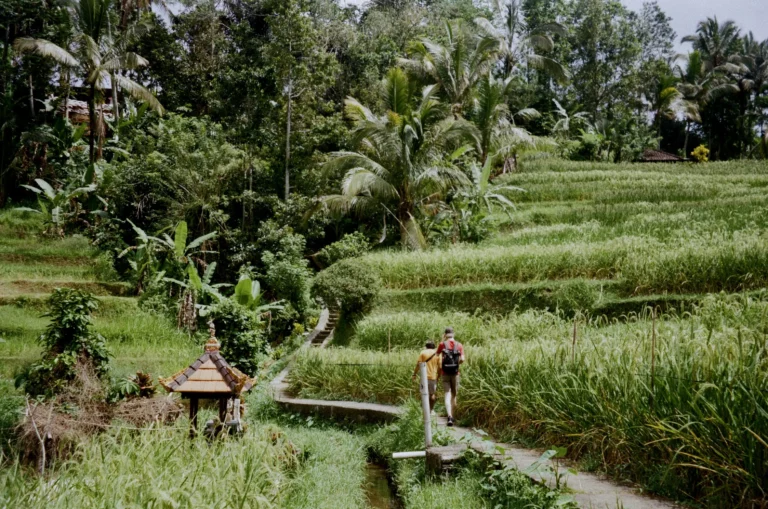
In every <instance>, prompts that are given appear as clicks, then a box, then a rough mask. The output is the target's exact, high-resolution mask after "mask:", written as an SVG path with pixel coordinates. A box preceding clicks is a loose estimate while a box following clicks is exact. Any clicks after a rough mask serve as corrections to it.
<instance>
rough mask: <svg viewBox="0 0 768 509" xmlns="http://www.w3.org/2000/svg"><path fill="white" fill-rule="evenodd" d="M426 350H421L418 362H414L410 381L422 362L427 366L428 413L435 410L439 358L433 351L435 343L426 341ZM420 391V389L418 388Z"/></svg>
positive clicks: (416, 373) (414, 377)
mask: <svg viewBox="0 0 768 509" xmlns="http://www.w3.org/2000/svg"><path fill="white" fill-rule="evenodd" d="M425 346H426V350H422V351H421V353H420V354H419V360H417V361H416V369H414V370H413V376H412V377H411V379H412V380H415V379H416V377H417V376H418V373H419V364H421V363H422V362H424V363H426V364H427V389H428V391H429V411H430V412H431V411H432V410H433V409H434V408H435V401H436V400H437V379H438V378H439V371H440V356H439V355H438V354H437V350H435V343H434V341H432V340H427V344H426V345H425ZM420 389H421V387H420Z"/></svg>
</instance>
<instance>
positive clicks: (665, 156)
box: [640, 148, 683, 163]
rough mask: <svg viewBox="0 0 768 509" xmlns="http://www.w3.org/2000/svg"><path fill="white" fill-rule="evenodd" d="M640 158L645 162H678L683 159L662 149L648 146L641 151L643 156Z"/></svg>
mask: <svg viewBox="0 0 768 509" xmlns="http://www.w3.org/2000/svg"><path fill="white" fill-rule="evenodd" d="M640 160H641V161H643V162H645V163H678V162H680V161H683V158H682V157H679V156H676V155H675V154H670V153H669V152H664V151H663V150H653V149H650V148H649V149H645V150H644V151H643V157H642V158H641V159H640Z"/></svg>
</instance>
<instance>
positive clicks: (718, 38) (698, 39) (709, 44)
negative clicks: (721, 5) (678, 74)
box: [683, 17, 741, 72]
mask: <svg viewBox="0 0 768 509" xmlns="http://www.w3.org/2000/svg"><path fill="white" fill-rule="evenodd" d="M683 42H690V43H693V49H694V50H696V51H698V52H699V53H701V56H702V59H703V64H704V70H705V71H706V72H712V71H715V70H717V69H718V68H720V67H721V66H723V65H725V64H727V63H729V62H731V61H732V60H733V58H734V56H735V55H738V53H739V50H740V49H741V39H740V33H739V27H738V26H736V23H734V22H733V21H726V22H725V23H723V24H720V22H719V21H718V20H717V17H714V18H707V19H706V20H704V21H700V22H699V25H698V27H697V28H696V34H695V35H688V36H686V37H683Z"/></svg>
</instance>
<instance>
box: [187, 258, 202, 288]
mask: <svg viewBox="0 0 768 509" xmlns="http://www.w3.org/2000/svg"><path fill="white" fill-rule="evenodd" d="M187 272H188V273H189V286H190V287H191V288H192V289H193V290H195V291H197V292H200V291H202V290H203V282H202V281H201V280H200V276H199V275H198V273H197V269H196V268H195V266H194V265H192V264H191V263H190V264H189V265H187Z"/></svg>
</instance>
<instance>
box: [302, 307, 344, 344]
mask: <svg viewBox="0 0 768 509" xmlns="http://www.w3.org/2000/svg"><path fill="white" fill-rule="evenodd" d="M338 322H339V310H338V309H330V310H327V313H326V310H324V311H323V313H322V314H321V315H320V319H319V320H318V322H317V325H318V326H317V327H316V328H315V330H314V331H313V332H312V334H310V336H309V337H310V340H309V341H310V344H311V345H312V346H323V344H324V343H325V342H326V341H327V340H328V339H329V338H330V337H331V335H332V334H333V330H334V329H335V328H336V324H338ZM321 326H322V327H321Z"/></svg>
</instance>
